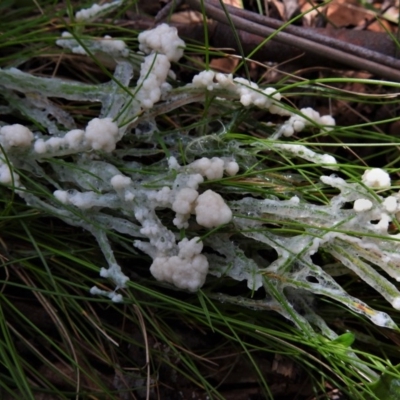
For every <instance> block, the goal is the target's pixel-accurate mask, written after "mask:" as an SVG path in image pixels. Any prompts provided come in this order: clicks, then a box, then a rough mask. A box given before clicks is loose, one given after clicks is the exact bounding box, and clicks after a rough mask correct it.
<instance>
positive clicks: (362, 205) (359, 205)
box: [353, 199, 373, 212]
mask: <svg viewBox="0 0 400 400" xmlns="http://www.w3.org/2000/svg"><path fill="white" fill-rule="evenodd" d="M372 206H373V204H372V201H370V200H368V199H357V200H356V201H355V202H354V206H353V208H354V211H355V212H364V211H368V210H370V209H371V208H372Z"/></svg>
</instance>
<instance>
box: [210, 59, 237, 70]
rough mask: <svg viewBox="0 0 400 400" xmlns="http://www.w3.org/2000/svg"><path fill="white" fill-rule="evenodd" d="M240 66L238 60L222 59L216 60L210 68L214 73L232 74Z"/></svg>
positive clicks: (212, 61)
mask: <svg viewBox="0 0 400 400" xmlns="http://www.w3.org/2000/svg"><path fill="white" fill-rule="evenodd" d="M238 64H239V60H238V59H237V58H230V57H222V58H214V59H213V60H211V62H210V67H211V69H212V70H214V71H218V72H223V73H224V74H231V73H233V71H234V70H235V68H236V67H237V65H238Z"/></svg>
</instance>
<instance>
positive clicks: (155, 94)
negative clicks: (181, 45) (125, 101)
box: [136, 54, 171, 109]
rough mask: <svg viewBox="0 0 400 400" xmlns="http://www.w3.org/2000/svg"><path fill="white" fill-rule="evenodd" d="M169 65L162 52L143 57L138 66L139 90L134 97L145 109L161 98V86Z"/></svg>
mask: <svg viewBox="0 0 400 400" xmlns="http://www.w3.org/2000/svg"><path fill="white" fill-rule="evenodd" d="M170 67H171V64H170V62H169V61H168V57H167V56H165V55H163V54H150V55H149V56H147V57H145V59H144V62H143V63H142V65H141V67H140V77H139V80H138V82H137V84H138V87H139V91H138V92H137V93H136V99H137V100H138V101H139V102H140V104H141V106H142V107H143V108H145V109H150V108H152V107H153V106H154V104H155V103H157V102H158V101H159V100H160V98H161V88H162V85H163V84H164V83H165V80H166V79H167V76H168V71H169V69H170Z"/></svg>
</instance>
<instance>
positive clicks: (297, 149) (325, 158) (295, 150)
mask: <svg viewBox="0 0 400 400" xmlns="http://www.w3.org/2000/svg"><path fill="white" fill-rule="evenodd" d="M272 148H273V149H274V150H283V151H284V152H288V153H291V154H292V155H296V156H298V157H301V158H304V159H305V160H307V161H311V162H313V163H315V164H322V165H323V166H324V167H325V168H328V169H333V170H337V169H338V167H337V166H336V164H337V161H336V159H335V157H333V156H331V155H329V154H318V153H316V152H314V151H312V150H311V149H309V148H308V147H306V146H303V145H300V144H286V143H274V144H273V145H272Z"/></svg>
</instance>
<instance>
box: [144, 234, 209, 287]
mask: <svg viewBox="0 0 400 400" xmlns="http://www.w3.org/2000/svg"><path fill="white" fill-rule="evenodd" d="M178 249H179V251H178V255H176V256H171V257H166V256H160V257H156V258H155V259H154V261H153V263H152V264H151V267H150V272H151V273H152V275H153V276H154V277H155V278H156V279H157V280H158V281H164V282H169V283H172V284H173V285H175V286H176V287H178V288H180V289H186V290H189V291H191V292H194V291H196V290H198V289H199V288H200V287H201V286H203V284H204V282H205V280H206V276H207V272H208V261H207V258H206V257H205V256H204V255H203V254H201V251H202V250H203V243H202V242H200V241H199V238H198V237H195V238H193V239H191V240H188V239H183V240H182V241H181V242H179V243H178Z"/></svg>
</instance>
